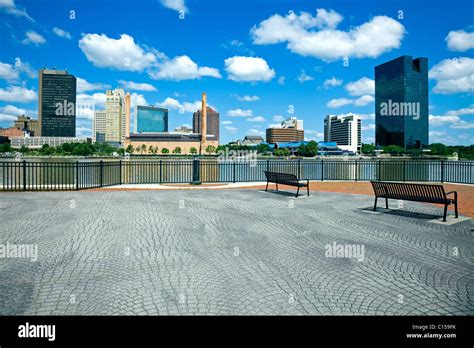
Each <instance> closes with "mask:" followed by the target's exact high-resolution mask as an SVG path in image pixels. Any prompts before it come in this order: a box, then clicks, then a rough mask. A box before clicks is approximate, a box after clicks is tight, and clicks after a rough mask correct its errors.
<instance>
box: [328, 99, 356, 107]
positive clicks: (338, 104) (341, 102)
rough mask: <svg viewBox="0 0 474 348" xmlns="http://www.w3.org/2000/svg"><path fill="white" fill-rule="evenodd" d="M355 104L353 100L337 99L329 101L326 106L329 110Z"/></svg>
mask: <svg viewBox="0 0 474 348" xmlns="http://www.w3.org/2000/svg"><path fill="white" fill-rule="evenodd" d="M353 102H354V101H353V100H352V99H347V98H336V99H331V100H330V101H328V103H327V104H326V106H327V107H328V108H339V107H341V106H344V105H350V104H352V103H353Z"/></svg>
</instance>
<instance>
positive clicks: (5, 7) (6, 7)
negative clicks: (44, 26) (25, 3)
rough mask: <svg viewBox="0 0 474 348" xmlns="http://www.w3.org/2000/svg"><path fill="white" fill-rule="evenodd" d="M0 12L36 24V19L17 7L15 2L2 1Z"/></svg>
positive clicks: (10, 0) (9, 0) (0, 0)
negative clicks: (26, 19) (23, 18)
mask: <svg viewBox="0 0 474 348" xmlns="http://www.w3.org/2000/svg"><path fill="white" fill-rule="evenodd" d="M0 10H2V11H5V12H6V13H8V14H11V15H14V16H18V17H25V18H28V19H29V20H30V21H32V22H34V19H33V18H31V17H30V16H29V15H28V13H27V12H26V10H25V9H23V8H19V7H18V6H16V4H15V1H14V0H0Z"/></svg>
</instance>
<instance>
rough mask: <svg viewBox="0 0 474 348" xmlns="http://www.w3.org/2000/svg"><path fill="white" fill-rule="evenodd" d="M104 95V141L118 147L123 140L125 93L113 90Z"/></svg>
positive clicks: (121, 90)
mask: <svg viewBox="0 0 474 348" xmlns="http://www.w3.org/2000/svg"><path fill="white" fill-rule="evenodd" d="M105 95H106V100H105V141H106V142H107V143H109V144H111V145H115V146H118V145H120V144H123V142H124V140H125V113H126V107H125V92H124V90H123V89H114V90H113V91H110V90H109V91H106V93H105Z"/></svg>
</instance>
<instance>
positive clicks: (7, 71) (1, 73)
mask: <svg viewBox="0 0 474 348" xmlns="http://www.w3.org/2000/svg"><path fill="white" fill-rule="evenodd" d="M19 76H20V72H19V71H18V70H17V69H15V68H14V67H13V65H11V64H8V63H2V62H0V79H2V80H6V81H13V80H16V79H18V77H19Z"/></svg>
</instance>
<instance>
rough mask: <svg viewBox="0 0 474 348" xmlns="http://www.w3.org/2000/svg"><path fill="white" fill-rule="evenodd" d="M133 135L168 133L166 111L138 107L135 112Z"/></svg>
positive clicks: (150, 107) (149, 107)
mask: <svg viewBox="0 0 474 348" xmlns="http://www.w3.org/2000/svg"><path fill="white" fill-rule="evenodd" d="M134 123H135V133H159V132H167V131H168V109H164V108H156V107H154V106H141V105H138V106H137V107H136V110H135V122H134Z"/></svg>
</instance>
